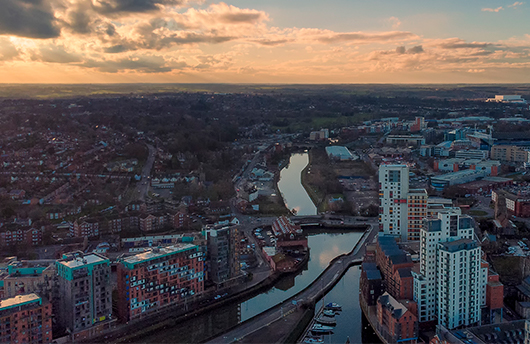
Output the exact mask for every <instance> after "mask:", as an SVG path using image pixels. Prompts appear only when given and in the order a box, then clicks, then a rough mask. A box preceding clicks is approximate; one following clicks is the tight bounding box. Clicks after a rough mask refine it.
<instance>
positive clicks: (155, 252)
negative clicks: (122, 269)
mask: <svg viewBox="0 0 530 344" xmlns="http://www.w3.org/2000/svg"><path fill="white" fill-rule="evenodd" d="M196 247H197V245H192V244H174V245H172V246H166V247H160V248H153V249H151V250H150V251H147V252H142V253H139V254H136V255H134V256H130V257H127V258H124V259H123V262H124V263H128V264H132V265H135V264H140V263H143V262H146V261H150V260H153V259H157V258H161V257H164V256H169V255H172V254H175V253H179V252H183V251H187V250H190V249H193V248H196Z"/></svg>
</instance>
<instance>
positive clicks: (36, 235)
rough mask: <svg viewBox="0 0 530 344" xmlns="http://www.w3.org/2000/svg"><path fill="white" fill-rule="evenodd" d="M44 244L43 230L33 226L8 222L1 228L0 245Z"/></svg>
mask: <svg viewBox="0 0 530 344" xmlns="http://www.w3.org/2000/svg"><path fill="white" fill-rule="evenodd" d="M41 244H42V231H41V230H40V229H37V228H33V227H23V226H19V225H14V224H13V225H12V224H8V225H6V226H3V227H2V228H0V247H2V246H3V247H5V246H14V245H28V246H37V245H41Z"/></svg>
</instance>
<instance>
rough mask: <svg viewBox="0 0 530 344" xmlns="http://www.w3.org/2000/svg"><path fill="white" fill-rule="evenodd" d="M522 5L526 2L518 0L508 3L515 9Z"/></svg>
mask: <svg viewBox="0 0 530 344" xmlns="http://www.w3.org/2000/svg"><path fill="white" fill-rule="evenodd" d="M521 5H524V2H522V1H516V2H514V3H513V4H511V5H508V7H511V8H513V9H516V8H517V7H519V6H521Z"/></svg>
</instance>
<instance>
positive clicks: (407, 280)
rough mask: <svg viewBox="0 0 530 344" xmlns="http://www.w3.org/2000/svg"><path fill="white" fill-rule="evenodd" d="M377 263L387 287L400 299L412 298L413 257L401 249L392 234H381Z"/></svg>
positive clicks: (377, 248) (387, 289)
mask: <svg viewBox="0 0 530 344" xmlns="http://www.w3.org/2000/svg"><path fill="white" fill-rule="evenodd" d="M376 264H377V266H378V267H379V269H380V270H381V274H382V275H383V279H384V284H385V289H386V291H388V293H390V295H392V296H394V297H395V298H398V299H412V292H413V278H412V274H411V269H412V267H413V266H414V262H412V259H411V257H410V256H409V255H408V254H406V253H405V252H404V251H403V250H401V249H400V248H399V247H398V245H397V243H396V241H395V239H394V238H393V237H391V236H385V235H379V237H378V240H377V245H376Z"/></svg>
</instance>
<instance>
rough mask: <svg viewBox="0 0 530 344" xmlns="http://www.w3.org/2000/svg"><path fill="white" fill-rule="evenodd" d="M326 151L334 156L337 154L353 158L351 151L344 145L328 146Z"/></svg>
mask: <svg viewBox="0 0 530 344" xmlns="http://www.w3.org/2000/svg"><path fill="white" fill-rule="evenodd" d="M326 153H328V155H332V156H336V157H340V158H347V159H353V155H352V153H351V152H350V150H349V149H348V148H346V147H344V146H329V147H326Z"/></svg>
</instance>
